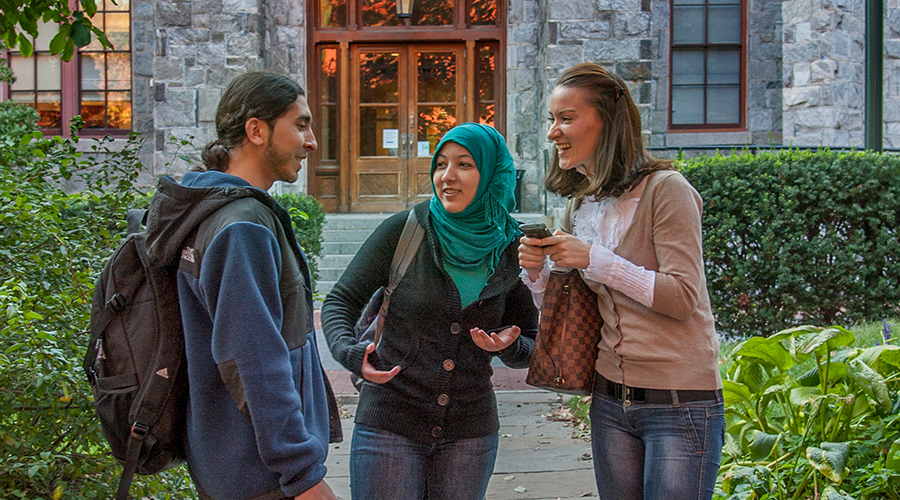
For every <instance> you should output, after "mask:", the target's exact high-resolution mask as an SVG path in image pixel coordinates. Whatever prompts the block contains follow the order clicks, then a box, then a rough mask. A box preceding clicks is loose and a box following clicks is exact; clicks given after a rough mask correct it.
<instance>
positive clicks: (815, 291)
mask: <svg viewBox="0 0 900 500" xmlns="http://www.w3.org/2000/svg"><path fill="white" fill-rule="evenodd" d="M681 166H682V172H683V173H684V175H685V176H686V177H687V178H688V180H689V181H690V182H691V184H693V185H694V187H695V188H696V189H697V191H699V192H700V194H701V196H702V197H703V200H704V216H703V225H704V252H705V254H706V266H707V267H706V274H707V279H708V285H709V292H710V299H711V301H712V306H713V310H714V312H715V313H716V315H717V326H718V328H719V330H720V332H721V333H724V334H734V335H739V336H749V335H767V334H768V332H772V331H778V330H780V329H783V328H787V327H789V326H791V325H797V324H825V325H834V324H854V323H857V322H861V321H878V320H881V319H882V318H884V317H890V316H896V315H897V314H898V313H900V286H898V281H900V242H898V225H900V159H898V158H897V157H894V156H890V155H886V154H875V153H867V152H850V153H839V152H833V151H829V150H821V151H816V152H811V151H796V150H791V151H783V152H777V153H775V152H772V153H762V154H757V155H753V154H751V153H743V154H735V155H733V156H721V155H717V156H714V157H703V158H695V159H692V160H691V161H690V162H688V163H685V164H683V165H681Z"/></svg>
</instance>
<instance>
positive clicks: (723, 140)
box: [666, 130, 753, 148]
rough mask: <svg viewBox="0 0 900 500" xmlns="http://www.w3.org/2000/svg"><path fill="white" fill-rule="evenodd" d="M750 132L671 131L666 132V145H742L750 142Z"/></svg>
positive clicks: (671, 146) (670, 146) (675, 146)
mask: <svg viewBox="0 0 900 500" xmlns="http://www.w3.org/2000/svg"><path fill="white" fill-rule="evenodd" d="M752 140H753V139H752V134H751V133H750V131H749V130H741V131H734V132H680V133H679V132H672V131H669V132H668V133H667V134H666V147H668V148H677V147H692V146H710V145H723V146H743V145H746V144H752Z"/></svg>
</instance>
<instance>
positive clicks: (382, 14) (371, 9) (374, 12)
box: [362, 0, 415, 26]
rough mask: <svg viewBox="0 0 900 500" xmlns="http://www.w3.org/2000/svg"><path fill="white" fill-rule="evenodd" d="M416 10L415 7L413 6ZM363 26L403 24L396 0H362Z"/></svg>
mask: <svg viewBox="0 0 900 500" xmlns="http://www.w3.org/2000/svg"><path fill="white" fill-rule="evenodd" d="M413 10H415V7H413ZM362 25H363V26H402V25H403V21H402V20H400V18H398V17H397V2H396V1H395V0H362Z"/></svg>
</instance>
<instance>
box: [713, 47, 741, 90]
mask: <svg viewBox="0 0 900 500" xmlns="http://www.w3.org/2000/svg"><path fill="white" fill-rule="evenodd" d="M707 58H708V59H707V61H708V62H707V65H706V68H707V69H706V70H707V76H706V81H707V83H709V84H711V85H712V84H723V83H730V84H739V83H740V81H741V53H740V52H739V51H737V50H727V51H726V50H716V51H710V52H709V53H708V55H707Z"/></svg>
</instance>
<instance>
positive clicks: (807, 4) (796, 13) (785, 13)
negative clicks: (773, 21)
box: [781, 0, 814, 26]
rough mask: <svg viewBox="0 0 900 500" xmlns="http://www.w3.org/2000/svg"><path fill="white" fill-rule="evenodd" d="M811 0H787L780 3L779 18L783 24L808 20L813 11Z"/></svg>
mask: <svg viewBox="0 0 900 500" xmlns="http://www.w3.org/2000/svg"><path fill="white" fill-rule="evenodd" d="M813 5H814V3H813V1H812V0H789V1H785V2H782V4H781V19H782V22H783V23H784V25H785V26H788V25H794V24H797V23H801V22H803V21H808V20H809V16H810V14H811V13H812V12H813Z"/></svg>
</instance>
